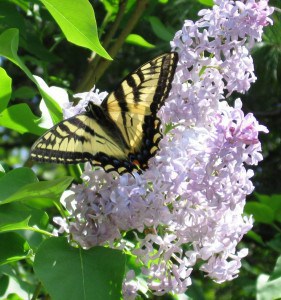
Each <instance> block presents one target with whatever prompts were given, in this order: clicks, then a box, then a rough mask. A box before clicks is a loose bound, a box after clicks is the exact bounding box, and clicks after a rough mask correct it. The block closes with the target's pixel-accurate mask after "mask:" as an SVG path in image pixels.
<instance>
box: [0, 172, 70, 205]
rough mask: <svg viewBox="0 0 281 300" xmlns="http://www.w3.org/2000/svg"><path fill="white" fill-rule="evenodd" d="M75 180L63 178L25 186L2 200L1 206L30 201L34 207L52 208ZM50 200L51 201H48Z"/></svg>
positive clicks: (68, 177)
mask: <svg viewBox="0 0 281 300" xmlns="http://www.w3.org/2000/svg"><path fill="white" fill-rule="evenodd" d="M72 180H73V178H72V177H70V176H65V177H61V178H59V179H56V180H49V181H39V182H35V183H30V184H27V185H25V186H23V187H22V188H21V189H19V190H18V191H17V192H16V193H14V194H12V195H10V197H8V198H6V199H4V200H2V202H1V204H5V203H11V202H15V201H28V204H29V205H32V206H33V207H39V208H40V207H42V206H43V207H44V202H46V203H45V206H47V207H48V206H50V205H52V203H53V202H54V201H58V200H59V198H60V196H61V194H62V193H63V192H64V191H65V190H66V188H67V187H68V186H69V185H70V183H71V182H72ZM48 200H49V201H48Z"/></svg>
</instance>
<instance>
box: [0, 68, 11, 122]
mask: <svg viewBox="0 0 281 300" xmlns="http://www.w3.org/2000/svg"><path fill="white" fill-rule="evenodd" d="M11 93H12V79H11V77H9V76H8V74H7V73H6V71H5V70H4V69H3V68H1V67H0V112H1V111H3V110H4V109H5V108H6V107H7V105H8V103H9V100H10V98H11ZM0 117H1V115H0Z"/></svg>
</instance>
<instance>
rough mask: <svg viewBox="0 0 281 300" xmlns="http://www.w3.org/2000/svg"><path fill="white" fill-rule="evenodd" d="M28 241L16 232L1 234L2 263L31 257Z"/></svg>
mask: <svg viewBox="0 0 281 300" xmlns="http://www.w3.org/2000/svg"><path fill="white" fill-rule="evenodd" d="M29 250H30V247H29V245H28V243H27V242H26V241H25V240H24V239H23V238H22V237H21V236H20V235H18V234H16V233H14V232H9V233H1V234H0V265H3V264H7V263H11V262H15V261H18V260H21V259H25V258H27V257H29V256H30V255H29Z"/></svg>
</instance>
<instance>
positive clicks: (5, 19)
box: [0, 1, 26, 35]
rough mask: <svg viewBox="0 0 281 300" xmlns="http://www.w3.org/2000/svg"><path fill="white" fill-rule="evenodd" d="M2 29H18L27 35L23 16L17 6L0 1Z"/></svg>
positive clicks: (0, 23)
mask: <svg viewBox="0 0 281 300" xmlns="http://www.w3.org/2000/svg"><path fill="white" fill-rule="evenodd" d="M0 28H1V31H3V29H8V28H18V29H20V30H22V34H23V35H24V34H25V33H26V26H25V20H24V17H23V14H21V13H20V12H19V10H18V9H17V8H16V6H15V5H14V4H12V3H9V2H8V1H0Z"/></svg>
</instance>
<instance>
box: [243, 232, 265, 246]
mask: <svg viewBox="0 0 281 300" xmlns="http://www.w3.org/2000/svg"><path fill="white" fill-rule="evenodd" d="M247 237H249V238H251V239H252V240H254V241H255V242H257V243H259V244H261V245H264V242H263V240H262V237H261V236H260V235H259V234H257V233H256V232H254V231H252V230H250V231H249V232H248V233H247Z"/></svg>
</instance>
